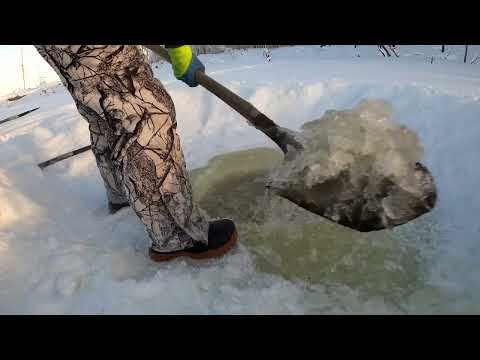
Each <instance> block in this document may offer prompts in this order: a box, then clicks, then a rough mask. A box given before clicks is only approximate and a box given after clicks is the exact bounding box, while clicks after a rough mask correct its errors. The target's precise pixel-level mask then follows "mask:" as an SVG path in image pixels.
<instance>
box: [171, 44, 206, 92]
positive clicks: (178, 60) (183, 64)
mask: <svg viewBox="0 0 480 360" xmlns="http://www.w3.org/2000/svg"><path fill="white" fill-rule="evenodd" d="M166 48H167V49H168V54H169V55H170V60H171V61H172V68H173V74H174V75H175V77H176V78H177V79H179V80H181V81H183V82H184V83H186V84H187V85H188V86H190V87H195V86H197V85H198V82H197V81H196V80H195V72H196V71H197V70H201V71H203V72H204V71H205V66H204V65H203V64H202V62H201V61H200V60H199V59H198V57H197V56H196V55H195V54H194V53H192V49H191V48H190V46H188V45H182V46H172V45H167V46H166Z"/></svg>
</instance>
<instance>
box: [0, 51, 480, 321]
mask: <svg viewBox="0 0 480 360" xmlns="http://www.w3.org/2000/svg"><path fill="white" fill-rule="evenodd" d="M335 48H336V47H332V48H330V49H325V50H322V49H316V48H314V47H296V48H291V49H281V50H279V51H274V52H272V53H273V57H272V62H270V63H268V64H267V63H265V61H264V59H263V58H262V56H261V52H258V53H255V52H252V53H251V55H248V56H243V57H242V56H238V57H237V58H232V57H231V56H230V58H229V59H226V58H225V57H222V56H218V57H214V56H211V57H206V58H203V59H204V60H205V63H206V66H207V69H209V70H211V72H212V73H216V72H218V74H214V75H213V76H215V78H217V79H218V80H219V81H220V82H221V83H223V84H225V85H226V86H228V87H230V88H231V89H232V90H234V91H237V92H238V93H239V94H240V95H241V96H243V97H245V98H246V99H247V100H249V101H251V102H252V103H253V104H254V105H255V106H257V107H258V108H259V109H261V110H263V111H264V113H265V114H266V115H268V116H270V117H271V118H272V119H274V120H275V121H277V122H278V123H279V124H280V125H281V126H284V127H287V128H291V129H294V130H299V129H300V127H301V125H302V124H304V123H305V122H306V121H310V120H311V119H319V118H321V117H322V116H323V114H324V113H325V111H326V110H328V109H337V110H345V109H351V108H352V107H354V106H356V105H357V104H358V103H359V102H360V101H361V100H362V99H365V98H376V99H383V100H385V101H387V102H388V103H390V104H391V105H392V107H393V110H394V119H398V120H399V121H401V122H402V124H405V125H406V126H407V127H408V128H410V129H412V131H414V132H415V133H416V134H418V137H419V139H420V140H421V141H420V143H421V144H422V145H423V147H424V163H425V165H426V166H427V167H428V168H429V169H431V171H432V173H433V175H434V178H435V181H436V184H437V186H438V193H439V201H438V204H437V206H436V207H435V208H434V209H433V211H432V212H431V213H428V214H426V215H425V216H423V217H420V218H418V219H415V220H414V221H412V222H411V223H408V224H406V225H402V226H399V227H396V228H394V229H393V230H392V231H388V230H384V231H379V232H375V233H358V232H354V231H351V230H349V229H346V228H344V227H341V226H338V225H335V224H332V223H330V222H328V221H326V220H323V219H322V218H320V217H318V216H317V215H313V214H311V213H309V212H307V211H304V210H302V209H301V208H299V207H297V206H293V207H292V204H291V203H289V202H287V201H286V200H282V199H279V198H278V197H276V196H270V197H268V196H266V195H265V190H264V184H265V176H266V174H267V172H268V171H269V169H271V168H272V167H273V166H275V165H277V164H278V162H280V161H281V159H282V157H283V155H282V154H281V153H280V152H277V151H276V149H275V145H274V144H272V143H271V141H270V140H269V139H267V138H266V137H265V136H264V135H263V134H261V133H259V132H258V131H257V130H255V129H254V128H251V127H249V126H247V125H246V124H245V121H244V120H243V119H242V118H241V117H240V116H239V115H238V114H235V113H234V112H232V111H230V110H229V109H228V107H227V106H226V105H225V104H223V103H222V102H221V101H220V100H218V99H216V98H214V97H213V96H211V95H209V94H208V93H207V92H206V91H205V90H202V89H200V88H195V89H190V88H188V87H187V86H185V85H183V84H181V83H180V82H178V81H176V80H174V79H173V76H172V75H171V71H170V70H169V69H166V68H165V67H164V66H163V67H162V66H160V70H161V71H160V72H159V73H158V75H159V77H160V78H161V79H162V80H163V79H165V83H166V86H167V88H168V90H169V92H170V93H171V95H172V97H173V99H174V102H175V105H176V110H177V121H178V132H179V133H180V135H181V138H182V146H183V149H184V152H185V155H186V159H187V164H188V166H189V168H191V169H193V168H198V167H203V166H206V165H207V163H208V160H210V159H212V158H213V157H214V156H216V155H222V154H223V155H222V156H224V158H223V160H222V159H221V158H220V159H217V160H216V161H217V165H215V162H214V163H213V164H210V165H208V167H207V169H208V171H207V174H201V173H199V172H203V171H204V170H198V171H197V172H196V173H197V174H196V175H194V187H195V189H196V196H197V197H198V198H200V199H199V201H200V202H201V203H202V204H203V205H204V206H205V208H206V209H207V210H208V211H209V212H210V213H211V215H212V216H231V217H234V218H235V219H236V221H237V222H238V224H239V231H240V233H241V241H240V246H239V248H238V249H236V250H235V251H234V252H233V253H231V254H230V255H228V256H226V257H225V258H222V259H220V260H213V261H209V262H206V263H199V262H195V261H186V260H177V261H174V262H172V263H169V264H152V263H151V262H150V261H149V260H148V257H147V249H148V238H147V236H146V234H145V232H144V229H143V227H142V225H141V224H140V222H139V221H138V219H137V218H136V217H135V215H134V213H133V212H132V211H131V210H130V209H123V210H121V211H119V212H118V213H117V214H115V215H113V216H109V215H107V207H106V203H105V193H104V189H103V184H102V181H101V178H100V176H99V174H98V170H97V169H96V166H95V161H94V158H93V155H92V154H91V153H85V154H81V155H78V156H77V157H75V158H74V159H70V160H67V161H64V162H61V163H59V164H56V165H54V166H52V167H51V168H50V169H49V170H47V171H46V172H43V173H42V172H41V171H40V170H39V169H38V168H37V167H36V164H37V163H38V162H40V161H44V160H46V159H49V158H52V157H54V156H56V155H58V154H59V153H64V152H67V151H70V150H72V149H75V148H80V147H82V146H84V145H86V144H88V141H89V134H88V127H87V125H86V123H85V122H84V121H83V120H82V119H81V118H80V117H79V115H78V112H77V111H76V109H75V104H74V103H73V101H72V100H71V98H70V97H69V95H68V94H67V93H65V92H64V90H62V88H61V87H56V88H54V90H55V91H54V92H51V93H49V94H45V95H39V94H32V95H29V96H27V97H25V98H22V99H20V100H18V101H17V102H15V103H4V102H0V114H1V115H2V116H0V117H1V118H4V117H7V116H9V115H11V114H13V113H19V112H21V111H22V110H26V109H29V108H32V107H35V106H39V105H40V109H39V110H38V111H36V112H35V113H32V114H31V115H29V116H27V117H25V118H23V119H22V120H18V121H16V122H11V123H10V124H4V126H2V127H1V128H0V145H1V149H2V150H1V151H0V169H1V172H0V203H1V205H0V313H9V314H10V313H28V314H30V313H35V314H38V313H74V314H76V313H80V314H85V313H88V314H92V313H94V314H95V313H99V314H112V313H120V314H145V313H147V314H149V313H160V314H165V313H167V314H172V313H173V314H177V313H180V314H225V313H233V314H245V313H247V314H251V313H254V314H271V313H275V314H290V313H294V314H298V313H480V306H479V304H480V290H479V289H480V266H479V264H480V248H479V246H478V239H479V234H480V226H479V224H478V214H479V213H480V195H479V193H478V191H477V189H478V184H479V183H480V172H479V170H478V153H479V151H478V149H479V147H478V139H479V138H480V122H479V121H478V119H479V114H480V102H479V99H480V90H479V89H480V71H479V69H480V67H472V66H470V65H468V64H467V65H462V64H437V63H434V64H433V65H431V64H430V62H425V63H423V62H421V61H417V62H415V61H413V62H412V61H411V59H410V57H408V58H399V59H398V60H395V59H391V61H390V60H385V59H383V58H380V59H376V58H373V59H372V58H370V59H368V60H365V61H364V60H363V59H364V58H363V56H364V54H363V53H362V57H361V58H356V57H354V56H351V57H350V58H347V57H344V56H343V55H342V56H341V57H339V56H337V55H335V54H334V53H333V54H332V52H331V51H335ZM352 48H353V47H352ZM364 48H366V49H367V50H368V48H367V47H360V51H363V50H362V49H364ZM373 48H374V47H373ZM344 49H345V50H348V49H350V47H349V48H348V49H347V48H344ZM357 50H358V49H357ZM404 51H405V52H406V50H404ZM436 51H437V50H436ZM323 54H325V56H327V57H328V59H325V58H324V57H323ZM372 54H375V56H377V55H378V54H377V51H376V50H375V49H374V50H373V51H372ZM257 55H258V56H257ZM285 68H291V69H294V71H293V70H292V71H285ZM17 110H18V111H17ZM258 147H270V149H266V150H265V149H263V150H260V149H258ZM252 148H257V149H252ZM245 149H252V150H250V152H248V153H242V152H240V153H238V152H237V153H232V152H234V151H237V150H245ZM224 160H228V161H227V162H225V161H224ZM220 165H221V166H220ZM267 170H268V171H267Z"/></svg>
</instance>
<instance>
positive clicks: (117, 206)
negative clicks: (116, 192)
mask: <svg viewBox="0 0 480 360" xmlns="http://www.w3.org/2000/svg"><path fill="white" fill-rule="evenodd" d="M127 206H130V204H129V203H128V202H124V203H120V204H114V203H111V202H110V201H109V202H108V211H109V212H110V214H115V213H116V212H117V211H118V210H120V209H121V208H124V207H127Z"/></svg>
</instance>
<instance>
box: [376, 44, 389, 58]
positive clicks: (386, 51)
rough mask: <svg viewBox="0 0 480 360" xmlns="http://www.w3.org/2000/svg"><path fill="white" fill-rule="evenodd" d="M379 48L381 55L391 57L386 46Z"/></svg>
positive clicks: (379, 46)
mask: <svg viewBox="0 0 480 360" xmlns="http://www.w3.org/2000/svg"><path fill="white" fill-rule="evenodd" d="M377 46H378V51H380V54H382V55H383V56H388V57H390V56H391V55H390V53H389V52H388V50H387V48H386V47H385V45H377ZM385 54H386V55H385Z"/></svg>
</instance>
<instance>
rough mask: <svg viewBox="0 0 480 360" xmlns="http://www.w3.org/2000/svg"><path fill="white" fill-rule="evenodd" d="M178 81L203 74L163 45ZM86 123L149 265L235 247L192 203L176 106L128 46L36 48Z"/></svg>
mask: <svg viewBox="0 0 480 360" xmlns="http://www.w3.org/2000/svg"><path fill="white" fill-rule="evenodd" d="M167 48H168V51H169V54H170V58H171V60H172V67H173V71H174V74H175V76H176V78H177V79H179V80H182V81H183V82H185V83H186V84H187V85H189V86H190V87H195V86H197V85H198V84H197V82H196V81H195V72H196V71H204V70H205V68H204V66H203V64H202V63H201V62H200V61H199V59H198V58H197V57H196V56H195V54H193V53H192V51H191V48H190V47H189V46H188V45H182V46H167ZM36 49H37V50H38V52H39V53H40V55H41V56H42V57H43V58H44V59H45V60H46V61H47V62H48V63H49V64H50V65H51V67H52V68H53V69H54V70H55V71H56V73H57V74H58V75H59V77H60V79H61V80H62V83H63V84H64V86H65V87H66V88H67V90H68V91H69V92H70V94H71V96H72V97H73V100H74V101H75V104H76V106H77V109H78V111H79V113H80V114H81V115H82V117H83V118H85V119H86V120H87V121H88V123H89V129H90V138H91V145H92V151H93V153H94V155H95V159H96V162H97V165H98V169H99V171H100V174H101V176H102V178H103V181H104V184H105V188H106V192H107V199H108V206H109V210H110V212H111V213H114V212H116V211H118V210H119V209H120V208H122V207H124V206H128V205H130V206H131V207H132V208H133V210H134V211H135V213H136V214H137V216H138V217H139V218H140V220H141V221H142V222H143V224H144V225H145V228H146V230H147V233H148V235H149V237H150V239H151V247H150V257H151V259H152V260H154V261H164V260H170V259H173V258H175V257H178V256H189V257H192V258H210V257H214V256H220V255H223V254H224V253H226V252H227V251H228V250H230V249H231V248H232V247H233V246H234V245H235V243H236V240H237V232H236V229H235V225H234V223H233V222H232V221H231V220H229V219H221V220H216V221H209V220H208V219H207V216H206V214H205V213H204V212H203V211H202V210H201V209H200V208H199V207H198V206H197V205H196V204H195V203H194V202H193V199H192V188H191V184H190V182H189V179H188V173H187V169H186V164H185V160H184V157H183V152H182V148H181V145H180V138H179V136H178V134H177V132H176V125H177V124H176V118H175V106H174V104H173V101H172V99H171V97H170V95H169V94H168V92H167V91H166V90H165V88H164V87H163V85H162V84H161V82H160V81H159V80H158V79H156V78H155V77H154V76H153V72H152V69H151V67H150V65H149V64H148V63H147V61H146V58H145V55H144V53H143V52H142V51H141V49H140V48H139V47H138V46H131V45H38V46H36Z"/></svg>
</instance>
